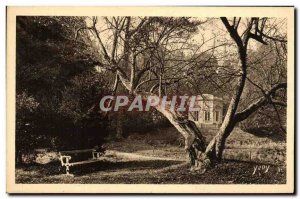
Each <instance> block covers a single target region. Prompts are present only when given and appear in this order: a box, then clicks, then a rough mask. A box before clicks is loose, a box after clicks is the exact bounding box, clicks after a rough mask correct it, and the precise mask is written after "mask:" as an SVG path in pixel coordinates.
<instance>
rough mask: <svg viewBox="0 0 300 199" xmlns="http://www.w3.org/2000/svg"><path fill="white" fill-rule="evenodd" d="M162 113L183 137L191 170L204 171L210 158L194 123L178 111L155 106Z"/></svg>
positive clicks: (203, 140)
mask: <svg viewBox="0 0 300 199" xmlns="http://www.w3.org/2000/svg"><path fill="white" fill-rule="evenodd" d="M155 108H156V110H157V111H159V112H160V113H162V114H163V115H164V116H165V117H166V118H167V119H168V120H169V121H170V123H171V124H173V126H174V127H175V128H176V129H177V130H178V132H179V133H180V134H181V135H182V136H183V137H184V139H185V150H186V151H187V152H188V154H189V157H190V162H191V166H192V170H194V171H199V172H200V173H204V172H205V171H206V170H207V169H208V168H209V167H210V166H211V159H210V158H209V157H208V156H207V154H206V153H205V150H206V146H207V144H206V141H205V137H204V136H203V135H202V134H201V132H200V130H199V129H198V127H197V126H196V124H195V123H194V122H193V121H191V120H188V119H184V118H182V117H181V116H180V115H179V114H178V113H175V112H174V111H170V110H167V109H164V108H162V107H161V106H160V105H158V106H156V107H155Z"/></svg>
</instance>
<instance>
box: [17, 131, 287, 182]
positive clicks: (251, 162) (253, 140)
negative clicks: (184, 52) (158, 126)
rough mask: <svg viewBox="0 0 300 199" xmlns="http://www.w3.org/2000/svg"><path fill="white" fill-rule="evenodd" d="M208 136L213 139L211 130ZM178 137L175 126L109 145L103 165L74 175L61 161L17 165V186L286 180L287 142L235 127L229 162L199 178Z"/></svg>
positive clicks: (74, 170) (78, 169)
mask: <svg viewBox="0 0 300 199" xmlns="http://www.w3.org/2000/svg"><path fill="white" fill-rule="evenodd" d="M205 133H206V137H208V139H209V136H211V132H205ZM176 136H177V133H176V131H174V130H173V129H172V128H171V129H167V130H161V131H158V133H150V134H146V135H143V136H139V135H135V136H131V137H129V138H127V139H125V140H123V141H120V142H110V143H108V145H107V149H108V151H107V155H106V158H105V159H103V160H102V161H99V162H96V163H90V164H86V165H78V166H75V167H74V168H72V167H71V173H73V174H74V177H70V176H66V175H64V174H63V173H64V168H61V166H60V164H59V162H51V163H48V164H44V165H42V164H36V163H35V164H30V165H26V166H19V167H17V168H16V182H17V183H35V184H38V183H75V184H81V183H86V184H93V183H95V184H106V183H109V184H115V183H120V184H131V183H138V184H139V183H140V184H149V183H150V184H151V183H154V184H178V183H183V184H188V183H189V184H223V183H229V184H231V183H234V184H235V183H236V184H241V183H254V184H278V183H285V182H286V177H285V175H286V169H285V163H284V162H285V143H279V142H274V141H272V140H271V139H268V138H259V137H256V136H253V135H250V134H248V133H245V132H242V131H241V130H239V129H236V130H235V131H234V132H233V134H232V135H231V136H230V137H229V138H228V141H227V145H226V146H227V149H226V150H225V153H224V158H225V160H224V161H223V162H222V163H220V164H218V165H216V166H215V167H214V168H211V169H210V170H208V171H207V172H206V173H204V174H202V175H200V174H197V173H195V172H191V171H190V169H189V168H190V166H189V164H188V157H187V155H186V153H185V151H184V150H183V147H182V146H181V141H178V139H180V138H179V137H178V136H177V137H176ZM211 137H212V136H211ZM172 140H173V141H172ZM249 150H250V151H251V154H250V152H249ZM249 155H250V157H249ZM267 167H268V169H266V168H267Z"/></svg>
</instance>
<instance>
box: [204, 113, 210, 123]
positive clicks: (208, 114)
mask: <svg viewBox="0 0 300 199" xmlns="http://www.w3.org/2000/svg"><path fill="white" fill-rule="evenodd" d="M204 116H205V117H204V119H205V121H209V120H210V112H209V111H204Z"/></svg>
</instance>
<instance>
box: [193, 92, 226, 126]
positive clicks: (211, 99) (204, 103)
mask: <svg viewBox="0 0 300 199" xmlns="http://www.w3.org/2000/svg"><path fill="white" fill-rule="evenodd" d="M195 107H198V108H199V109H200V111H193V112H189V114H188V118H189V119H190V120H192V121H194V122H195V123H196V125H197V126H198V127H200V128H219V127H220V126H221V124H222V121H223V99H222V98H220V97H216V96H213V95H211V94H202V95H198V96H197V98H196V101H195Z"/></svg>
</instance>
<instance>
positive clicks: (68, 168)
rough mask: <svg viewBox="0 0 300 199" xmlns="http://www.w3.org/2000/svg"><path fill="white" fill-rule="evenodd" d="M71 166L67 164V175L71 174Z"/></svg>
mask: <svg viewBox="0 0 300 199" xmlns="http://www.w3.org/2000/svg"><path fill="white" fill-rule="evenodd" d="M69 171H70V167H69V166H68V165H66V175H70V172H69Z"/></svg>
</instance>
